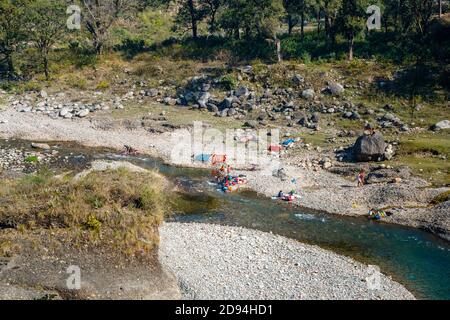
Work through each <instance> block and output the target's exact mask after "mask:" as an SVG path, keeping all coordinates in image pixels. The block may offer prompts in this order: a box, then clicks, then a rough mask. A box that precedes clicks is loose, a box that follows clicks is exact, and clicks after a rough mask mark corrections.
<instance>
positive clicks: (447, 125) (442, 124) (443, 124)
mask: <svg viewBox="0 0 450 320" xmlns="http://www.w3.org/2000/svg"><path fill="white" fill-rule="evenodd" d="M432 129H433V130H434V131H439V130H445V129H450V121H449V120H442V121H439V122H438V123H436V124H435V125H433V127H432Z"/></svg>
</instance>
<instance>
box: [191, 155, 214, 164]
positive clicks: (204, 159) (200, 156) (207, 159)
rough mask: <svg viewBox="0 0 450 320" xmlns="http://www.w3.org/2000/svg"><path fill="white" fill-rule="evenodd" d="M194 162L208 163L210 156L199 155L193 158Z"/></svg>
mask: <svg viewBox="0 0 450 320" xmlns="http://www.w3.org/2000/svg"><path fill="white" fill-rule="evenodd" d="M194 160H195V161H201V162H208V161H210V160H211V155H210V154H199V155H197V156H195V158H194Z"/></svg>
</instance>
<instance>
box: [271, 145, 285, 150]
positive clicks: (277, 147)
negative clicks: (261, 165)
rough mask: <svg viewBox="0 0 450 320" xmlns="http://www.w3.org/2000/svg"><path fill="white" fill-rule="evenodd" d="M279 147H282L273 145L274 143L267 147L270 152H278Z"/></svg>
mask: <svg viewBox="0 0 450 320" xmlns="http://www.w3.org/2000/svg"><path fill="white" fill-rule="evenodd" d="M281 149H282V147H281V146H275V145H272V146H270V147H269V151H270V152H280V151H281Z"/></svg>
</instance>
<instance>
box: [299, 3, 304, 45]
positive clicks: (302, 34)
mask: <svg viewBox="0 0 450 320" xmlns="http://www.w3.org/2000/svg"><path fill="white" fill-rule="evenodd" d="M300 23H301V25H300V30H301V31H300V34H301V37H302V39H303V38H304V37H305V10H304V9H302V13H301V15H300Z"/></svg>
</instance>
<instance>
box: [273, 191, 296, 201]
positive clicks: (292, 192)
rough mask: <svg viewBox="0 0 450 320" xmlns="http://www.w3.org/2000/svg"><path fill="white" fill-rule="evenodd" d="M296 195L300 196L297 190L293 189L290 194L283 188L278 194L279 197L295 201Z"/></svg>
mask: <svg viewBox="0 0 450 320" xmlns="http://www.w3.org/2000/svg"><path fill="white" fill-rule="evenodd" d="M296 197H298V195H297V193H296V192H295V190H291V191H290V192H289V193H288V194H284V192H283V190H280V192H278V196H277V198H278V199H280V200H284V201H288V202H292V201H294V200H295V198H296Z"/></svg>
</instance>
